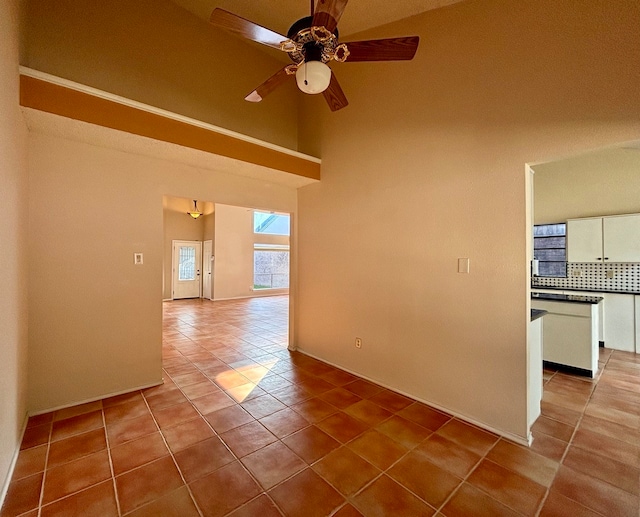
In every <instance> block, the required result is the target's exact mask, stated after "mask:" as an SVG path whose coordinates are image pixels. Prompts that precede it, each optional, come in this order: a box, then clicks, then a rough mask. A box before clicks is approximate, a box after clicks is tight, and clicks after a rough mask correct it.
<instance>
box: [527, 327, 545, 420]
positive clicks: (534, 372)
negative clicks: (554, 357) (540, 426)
mask: <svg viewBox="0 0 640 517" xmlns="http://www.w3.org/2000/svg"><path fill="white" fill-rule="evenodd" d="M543 325H544V316H542V317H540V318H537V319H535V320H533V321H532V322H531V323H529V342H528V347H527V348H528V350H527V357H528V371H529V374H528V376H527V380H528V385H529V389H528V390H527V393H528V395H527V422H528V424H529V429H530V428H531V426H532V425H533V423H534V422H535V421H536V420H537V418H538V417H539V416H540V401H541V400H542V390H543V388H542V329H543Z"/></svg>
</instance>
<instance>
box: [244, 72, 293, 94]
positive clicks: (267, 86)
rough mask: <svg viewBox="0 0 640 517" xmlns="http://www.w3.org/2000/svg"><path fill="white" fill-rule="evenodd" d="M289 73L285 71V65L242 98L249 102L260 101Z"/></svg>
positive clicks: (284, 79) (283, 80)
mask: <svg viewBox="0 0 640 517" xmlns="http://www.w3.org/2000/svg"><path fill="white" fill-rule="evenodd" d="M289 75H290V74H289V73H287V67H285V68H283V69H282V70H279V71H278V72H276V73H275V74H273V75H272V76H271V77H269V79H267V80H266V81H265V82H264V83H262V84H261V85H260V86H258V87H257V88H256V89H255V90H253V91H252V92H251V93H250V94H249V95H247V96H246V97H245V98H244V100H245V101H249V102H260V101H261V100H262V99H264V98H265V97H266V96H267V95H269V94H270V93H271V92H272V91H273V90H275V89H276V88H277V87H278V86H280V85H281V84H282V83H284V82H285V81H286V80H287V77H289Z"/></svg>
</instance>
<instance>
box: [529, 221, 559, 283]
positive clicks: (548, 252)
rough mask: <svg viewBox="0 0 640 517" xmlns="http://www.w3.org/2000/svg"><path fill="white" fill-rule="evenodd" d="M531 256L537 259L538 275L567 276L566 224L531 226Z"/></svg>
mask: <svg viewBox="0 0 640 517" xmlns="http://www.w3.org/2000/svg"><path fill="white" fill-rule="evenodd" d="M533 258H535V259H537V260H538V261H539V263H538V276H554V277H566V276H567V225H566V224H565V223H557V224H539V225H536V226H534V227H533Z"/></svg>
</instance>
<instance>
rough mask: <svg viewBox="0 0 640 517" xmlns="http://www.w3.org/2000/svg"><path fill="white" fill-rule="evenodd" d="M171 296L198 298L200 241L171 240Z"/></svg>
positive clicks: (200, 256)
mask: <svg viewBox="0 0 640 517" xmlns="http://www.w3.org/2000/svg"><path fill="white" fill-rule="evenodd" d="M172 267H173V286H172V298H173V299H174V300H177V299H180V298H200V295H201V281H202V276H201V274H200V272H201V271H202V243H201V242H198V241H173V261H172Z"/></svg>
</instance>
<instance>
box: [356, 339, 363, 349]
mask: <svg viewBox="0 0 640 517" xmlns="http://www.w3.org/2000/svg"><path fill="white" fill-rule="evenodd" d="M356 348H362V339H360V338H359V337H357V338H356Z"/></svg>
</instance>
